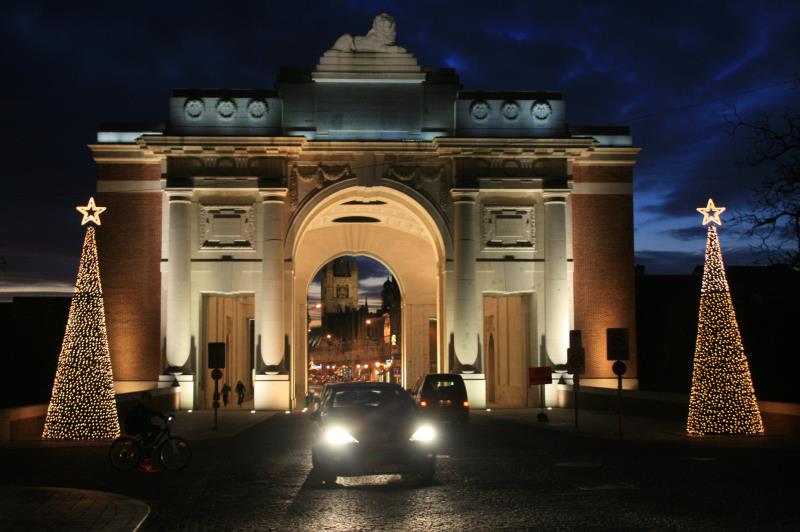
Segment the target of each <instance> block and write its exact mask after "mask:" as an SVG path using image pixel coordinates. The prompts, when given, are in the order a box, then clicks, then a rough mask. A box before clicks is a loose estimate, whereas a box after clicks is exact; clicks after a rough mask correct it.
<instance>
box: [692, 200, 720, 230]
mask: <svg viewBox="0 0 800 532" xmlns="http://www.w3.org/2000/svg"><path fill="white" fill-rule="evenodd" d="M696 210H697V212H699V213H700V214H702V215H703V225H708V224H709V223H711V222H713V223H715V224H717V225H722V220H720V218H719V215H720V214H722V213H723V212H725V207H717V206H716V205H714V200H713V199H711V198H708V203H707V204H706V206H705V208H703V207H698V208H697V209H696ZM709 213H710V214H709Z"/></svg>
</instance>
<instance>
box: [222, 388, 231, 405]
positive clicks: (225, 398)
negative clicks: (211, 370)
mask: <svg viewBox="0 0 800 532" xmlns="http://www.w3.org/2000/svg"><path fill="white" fill-rule="evenodd" d="M230 400H231V385H230V384H228V383H227V382H226V383H225V384H223V385H222V405H223V406H225V407H226V408H227V407H228V402H229V401H230Z"/></svg>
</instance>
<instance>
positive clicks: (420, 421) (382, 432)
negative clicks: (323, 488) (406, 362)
mask: <svg viewBox="0 0 800 532" xmlns="http://www.w3.org/2000/svg"><path fill="white" fill-rule="evenodd" d="M311 420H312V421H314V422H315V423H316V424H317V427H316V434H315V437H314V443H313V445H312V448H311V460H312V463H313V466H314V469H313V471H312V476H313V477H314V479H315V480H316V481H318V482H320V483H323V484H326V485H333V484H335V482H336V477H338V476H357V475H373V474H388V473H400V474H401V475H403V476H404V477H406V476H415V477H419V478H421V479H422V480H423V481H426V482H429V481H431V480H432V479H433V476H434V474H435V472H436V452H435V449H434V442H435V440H436V431H435V429H434V428H433V426H432V425H431V424H430V423H427V422H426V421H425V419H424V418H423V417H422V416H421V415H420V411H419V409H418V408H417V406H416V405H415V404H414V400H413V399H412V398H411V396H409V395H408V392H406V391H405V390H403V388H401V387H400V386H398V385H397V384H389V383H382V382H351V383H341V384H329V385H327V386H326V387H325V393H324V394H323V397H322V403H321V405H320V409H319V410H318V411H316V412H314V413H313V414H311Z"/></svg>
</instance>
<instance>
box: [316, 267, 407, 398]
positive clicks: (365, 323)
mask: <svg viewBox="0 0 800 532" xmlns="http://www.w3.org/2000/svg"><path fill="white" fill-rule="evenodd" d="M307 301H308V331H307V332H308V387H309V389H310V390H312V391H314V392H317V393H318V392H319V389H320V388H321V386H322V385H323V384H325V383H327V382H353V381H380V382H394V383H397V384H402V367H403V366H402V346H401V342H402V307H401V301H402V297H401V293H400V285H399V283H398V282H397V279H396V278H395V277H394V275H393V274H392V272H391V271H390V270H389V269H388V268H387V267H386V266H385V265H384V264H383V263H381V262H380V261H377V260H375V259H373V258H371V257H368V256H365V255H359V256H351V255H344V256H341V257H337V258H335V259H333V260H332V261H329V262H328V263H326V264H325V265H324V266H323V267H322V268H320V270H319V271H318V272H317V274H316V275H315V276H314V278H313V280H312V281H311V283H310V284H309V288H308V297H307Z"/></svg>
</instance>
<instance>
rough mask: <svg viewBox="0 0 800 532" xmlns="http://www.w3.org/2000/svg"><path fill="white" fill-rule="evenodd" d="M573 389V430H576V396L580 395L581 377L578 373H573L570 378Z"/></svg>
mask: <svg viewBox="0 0 800 532" xmlns="http://www.w3.org/2000/svg"><path fill="white" fill-rule="evenodd" d="M572 383H573V387H572V389H573V390H574V391H575V429H576V430H577V428H578V396H579V395H580V388H581V376H580V374H578V373H575V374H574V375H573V377H572Z"/></svg>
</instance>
